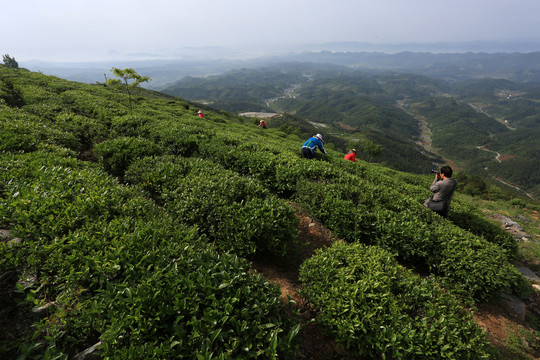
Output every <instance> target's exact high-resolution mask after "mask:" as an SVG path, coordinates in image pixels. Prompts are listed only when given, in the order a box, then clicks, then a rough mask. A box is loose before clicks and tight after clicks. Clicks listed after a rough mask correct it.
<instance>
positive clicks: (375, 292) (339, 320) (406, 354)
mask: <svg viewBox="0 0 540 360" xmlns="http://www.w3.org/2000/svg"><path fill="white" fill-rule="evenodd" d="M300 280H301V281H302V283H303V284H304V290H303V294H304V295H305V296H306V297H307V298H308V299H309V300H310V301H311V302H312V303H313V305H314V306H315V308H316V309H317V310H319V311H320V312H319V314H318V316H317V322H319V323H320V324H321V325H322V326H323V327H324V328H325V329H327V331H328V332H329V333H330V334H332V335H334V336H335V338H336V340H337V341H338V343H340V344H342V345H344V346H345V347H346V348H347V349H349V350H350V351H351V352H352V353H353V354H354V355H358V356H360V357H362V358H370V359H372V358H383V359H385V358H390V359H488V358H490V356H491V353H492V352H491V349H490V347H489V345H488V343H487V341H486V338H485V336H484V334H483V332H482V330H481V329H480V328H479V327H478V326H477V325H476V324H475V323H474V321H473V319H472V316H471V315H470V314H468V313H467V312H466V311H464V310H463V308H462V306H461V304H460V303H459V302H458V301H457V300H456V299H455V298H454V297H452V296H451V295H449V294H447V293H445V292H444V290H443V289H441V288H439V287H438V286H437V285H436V284H435V283H434V282H432V281H430V280H429V279H421V278H420V277H419V276H418V275H415V274H413V273H411V272H410V271H409V270H407V269H405V268H403V267H402V266H400V265H398V264H397V263H396V261H395V260H394V258H393V256H392V255H391V254H390V253H388V252H386V251H384V250H381V249H380V248H377V247H373V246H365V245H362V244H346V243H343V242H338V243H335V244H334V245H333V246H332V247H330V248H326V249H324V250H322V249H321V250H318V251H317V253H316V255H315V256H313V257H312V258H310V259H308V260H306V261H305V262H304V264H302V267H301V269H300Z"/></svg>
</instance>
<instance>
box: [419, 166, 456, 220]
mask: <svg viewBox="0 0 540 360" xmlns="http://www.w3.org/2000/svg"><path fill="white" fill-rule="evenodd" d="M456 186H457V181H456V180H454V179H452V168H451V167H450V166H443V167H442V168H441V170H440V171H439V172H436V173H435V179H433V182H432V183H431V186H430V187H429V190H430V191H431V192H432V193H433V195H431V197H430V198H429V199H427V200H426V202H425V203H424V206H426V207H428V208H429V209H431V210H433V211H435V212H436V213H437V214H439V215H441V216H444V217H446V216H447V215H448V210H449V209H450V203H451V201H452V195H454V190H455V189H456Z"/></svg>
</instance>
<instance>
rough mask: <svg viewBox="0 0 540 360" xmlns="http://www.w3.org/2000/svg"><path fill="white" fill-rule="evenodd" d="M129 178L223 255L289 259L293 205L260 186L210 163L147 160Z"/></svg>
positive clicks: (294, 222)
mask: <svg viewBox="0 0 540 360" xmlns="http://www.w3.org/2000/svg"><path fill="white" fill-rule="evenodd" d="M126 179H127V180H128V181H130V182H131V183H134V184H139V185H140V186H141V187H142V188H143V189H144V190H145V191H146V192H147V193H148V194H149V195H150V196H152V197H153V198H154V199H155V200H156V201H157V203H159V204H161V205H163V206H164V207H166V208H167V209H168V210H169V211H170V212H171V213H172V214H174V216H175V217H176V218H177V219H179V220H180V221H182V222H183V223H186V224H189V225H197V226H198V227H199V228H200V229H201V231H202V232H203V233H205V234H206V235H208V236H209V238H210V239H212V240H213V241H215V242H216V243H217V245H218V247H219V248H220V249H223V250H232V251H233V252H235V253H237V254H239V255H250V254H254V253H255V252H269V253H273V254H274V255H279V256H284V255H285V253H286V251H287V248H288V246H289V244H290V243H291V242H292V241H293V240H294V239H295V238H296V235H297V233H298V231H297V230H296V227H297V224H298V220H297V218H296V216H295V213H294V211H293V209H292V208H291V207H290V206H288V204H286V203H285V202H284V201H282V200H279V199H277V198H276V197H275V196H274V195H272V194H270V192H269V191H268V190H266V189H265V188H264V187H262V186H261V185H260V183H258V182H256V181H254V180H252V179H249V178H244V177H241V176H239V175H238V174H237V173H235V172H231V171H229V170H225V169H223V168H222V167H221V166H219V165H216V164H213V163H212V162H210V161H207V160H202V159H196V158H176V159H175V158H173V157H170V156H167V157H162V158H146V159H143V160H141V161H138V162H136V163H135V164H133V166H132V167H131V168H130V169H129V170H128V172H127V174H126Z"/></svg>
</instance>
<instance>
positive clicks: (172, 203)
mask: <svg viewBox="0 0 540 360" xmlns="http://www.w3.org/2000/svg"><path fill="white" fill-rule="evenodd" d="M124 90H126V88H124ZM124 90H122V89H117V88H112V87H108V86H104V85H103V84H95V85H88V84H80V83H74V82H69V81H65V80H61V79H58V78H56V77H52V76H45V75H43V74H39V73H32V72H29V71H27V70H25V69H10V68H6V67H4V66H0V128H1V129H2V131H1V132H0V169H1V171H0V205H1V206H0V230H2V238H1V241H0V279H1V282H0V284H1V287H0V290H1V297H0V299H1V301H2V303H1V305H2V312H0V315H1V316H2V319H1V320H2V321H0V330H1V331H0V357H1V358H3V359H13V358H38V359H41V358H44V359H51V358H74V357H75V356H76V355H77V354H81V353H82V352H83V351H86V350H88V351H90V352H92V351H93V352H94V355H97V356H99V357H103V358H123V359H126V358H129V359H150V358H160V359H177V358H189V359H194V358H197V359H210V358H219V359H253V358H268V359H277V358H284V359H289V358H302V354H301V353H299V352H300V349H299V347H298V343H299V341H301V340H300V339H305V338H306V336H310V334H313V331H311V330H312V329H313V326H316V327H317V329H318V333H325V334H328V336H329V337H330V338H331V340H332V341H333V342H335V343H337V344H339V346H340V349H341V352H342V353H343V352H345V353H346V354H348V355H349V356H350V357H351V358H383V357H385V358H395V359H397V358H405V359H407V358H416V359H433V358H443V357H447V358H455V359H464V358H470V359H483V358H493V357H495V356H497V354H498V353H499V352H498V350H497V349H496V348H495V347H493V346H492V344H490V343H489V342H488V341H487V336H486V333H485V332H484V330H482V328H480V327H479V326H478V325H477V324H476V323H475V322H474V321H473V317H472V314H471V312H470V311H466V310H469V309H470V308H471V306H474V305H478V304H483V303H486V302H488V301H491V300H493V299H498V298H500V297H501V296H502V295H503V294H513V295H515V296H519V297H522V298H526V297H527V296H530V294H531V284H530V283H529V282H528V281H527V280H526V279H525V278H524V277H523V276H522V275H521V274H520V273H519V272H518V271H517V269H516V267H515V266H514V265H513V262H514V261H515V260H516V259H517V258H518V254H519V251H518V250H519V249H518V243H517V242H516V241H515V240H514V239H513V238H512V237H511V236H510V235H509V234H508V233H507V232H505V231H504V230H503V229H501V227H500V224H495V223H493V222H491V221H490V220H488V219H486V218H485V217H484V214H483V213H482V212H481V211H480V209H478V208H477V207H475V206H474V205H472V202H471V201H472V200H471V198H470V197H468V196H465V195H463V194H460V193H459V192H458V193H457V194H456V195H455V199H454V201H453V202H452V209H451V211H450V214H449V217H448V219H446V218H443V217H440V216H439V215H437V214H435V213H433V212H432V211H430V210H428V209H427V208H425V207H424V206H423V205H422V203H423V202H424V200H425V199H426V198H427V197H428V196H429V195H430V191H429V190H428V188H429V184H430V183H431V180H432V178H431V175H430V176H427V175H426V176H420V175H413V174H410V173H405V172H399V171H396V170H392V169H389V168H386V167H384V166H381V165H378V164H371V163H368V162H366V161H364V160H362V159H359V160H358V161H357V162H355V163H353V162H350V161H345V160H344V159H343V152H342V151H338V150H335V149H334V148H335V145H333V144H332V143H331V142H330V141H328V142H326V143H325V146H326V147H327V150H328V155H326V156H323V155H321V154H320V153H317V156H316V158H315V159H313V160H307V159H303V158H301V156H300V147H301V145H302V144H303V142H304V141H305V140H306V138H305V137H303V136H302V137H300V136H298V135H297V134H296V132H295V131H290V130H291V128H287V130H283V129H281V130H280V129H276V128H269V129H262V128H258V127H257V126H256V124H254V123H253V122H252V121H250V120H246V119H244V118H242V117H238V116H236V115H232V114H230V113H227V112H224V111H217V110H213V109H211V108H204V109H203V110H204V117H203V118H200V117H198V116H197V113H198V110H199V109H200V108H199V107H195V106H193V104H192V103H189V102H187V101H185V100H183V99H181V98H177V97H172V96H166V95H163V94H160V93H156V92H150V91H146V90H143V89H138V88H132V89H130V91H129V93H128V92H126V91H124ZM321 132H322V133H323V136H326V135H327V134H326V132H325V131H324V130H321ZM521 206H523V207H526V206H532V205H527V204H522V205H521ZM297 208H300V209H302V211H304V212H305V213H306V214H308V216H309V217H311V218H313V219H317V221H319V222H320V223H322V224H323V225H324V226H326V227H327V228H328V229H329V230H330V231H332V233H333V234H334V236H335V237H336V238H339V239H341V240H343V241H338V242H336V243H335V244H334V245H332V246H331V247H328V248H322V249H320V250H319V251H318V252H317V253H316V254H315V255H314V256H313V257H311V258H309V259H307V260H306V261H305V262H304V263H302V264H301V266H300V268H299V269H293V270H294V271H297V272H298V273H299V278H298V279H299V280H298V281H299V284H301V287H302V296H303V299H304V301H305V303H309V304H310V306H311V311H306V312H304V313H303V316H300V314H298V313H297V312H296V310H295V309H296V308H295V306H296V305H298V304H294V303H293V302H290V301H289V302H288V303H287V302H284V301H282V299H281V291H280V289H279V288H278V287H277V286H276V285H274V284H272V283H269V282H268V281H266V280H265V279H264V278H263V277H261V276H260V274H258V273H257V272H256V271H254V270H253V269H251V268H250V263H251V261H253V260H256V259H261V258H262V259H267V260H270V261H272V262H275V263H279V262H283V263H287V262H288V259H290V258H291V257H294V256H296V254H297V252H298V251H300V249H299V243H298V218H297V216H296V209H297ZM521 211H522V213H524V211H525V210H524V209H521ZM4 234H7V235H4ZM4 309H9V310H8V311H4ZM314 324H315V325H314ZM81 356H82V355H81Z"/></svg>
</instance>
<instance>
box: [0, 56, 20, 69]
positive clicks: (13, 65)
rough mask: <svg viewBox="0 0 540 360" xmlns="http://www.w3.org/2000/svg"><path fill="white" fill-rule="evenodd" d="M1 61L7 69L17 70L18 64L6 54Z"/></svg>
mask: <svg viewBox="0 0 540 360" xmlns="http://www.w3.org/2000/svg"><path fill="white" fill-rule="evenodd" d="M2 59H3V60H4V65H5V66H6V67H8V68H12V69H18V68H19V63H18V62H17V61H16V60H15V58H13V57H11V56H9V55H8V54H5V55H4V56H2Z"/></svg>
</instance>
